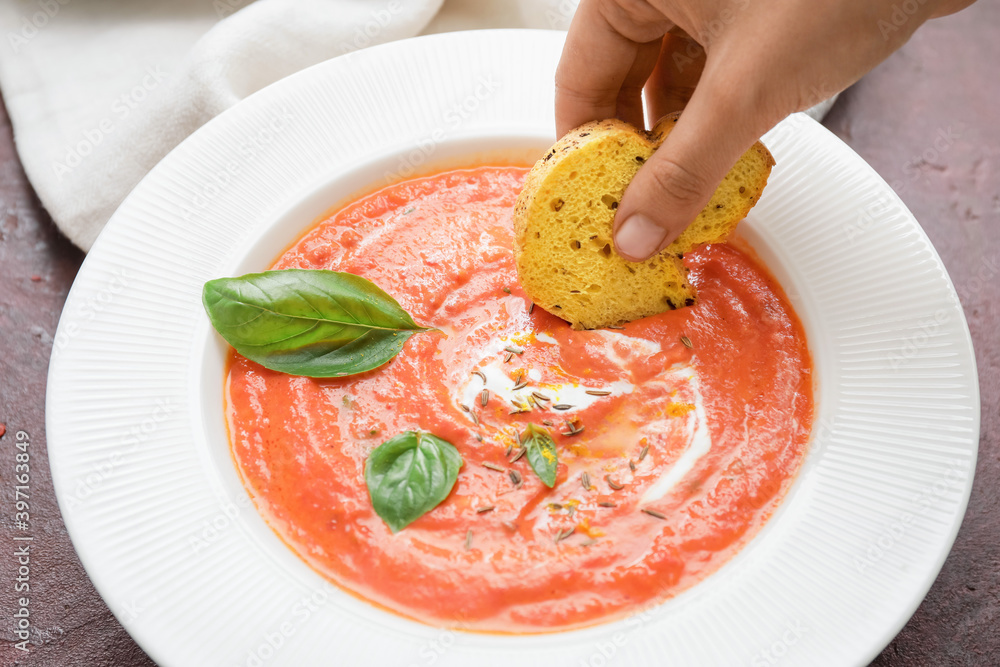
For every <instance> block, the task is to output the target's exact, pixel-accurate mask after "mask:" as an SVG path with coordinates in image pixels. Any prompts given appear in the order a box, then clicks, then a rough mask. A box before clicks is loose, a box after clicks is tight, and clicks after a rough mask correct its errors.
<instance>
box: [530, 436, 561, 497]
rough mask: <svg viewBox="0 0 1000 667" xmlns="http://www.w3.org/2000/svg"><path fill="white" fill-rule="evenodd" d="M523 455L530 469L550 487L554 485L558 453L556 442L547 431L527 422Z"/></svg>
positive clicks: (557, 466)
mask: <svg viewBox="0 0 1000 667" xmlns="http://www.w3.org/2000/svg"><path fill="white" fill-rule="evenodd" d="M524 447H525V455H526V456H527V457H528V463H530V464H531V469H532V470H534V471H535V474H536V475H538V479H540V480H542V482H543V483H544V484H545V486H547V487H549V488H550V489H551V488H552V487H553V486H555V485H556V470H557V469H558V468H559V454H558V453H557V452H556V443H555V442H553V440H552V436H551V435H549V432H548V431H547V430H545V429H544V428H542V427H541V426H535V425H534V424H528V435H527V438H526V439H525V441H524Z"/></svg>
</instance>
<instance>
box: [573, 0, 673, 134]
mask: <svg viewBox="0 0 1000 667" xmlns="http://www.w3.org/2000/svg"><path fill="white" fill-rule="evenodd" d="M603 5H604V6H613V7H614V9H611V10H607V9H602V2H601V0H583V2H581V3H580V7H579V8H578V9H577V12H576V15H575V16H574V17H573V22H572V24H571V25H570V28H569V34H568V35H567V36H566V45H565V46H564V47H563V52H562V57H561V58H560V59H559V67H558V69H557V70H556V131H557V133H558V135H559V136H562V135H564V134H565V133H566V132H568V131H570V130H572V129H573V128H574V127H578V126H580V125H582V124H583V123H586V122H587V121H591V120H602V119H605V118H613V117H615V114H616V112H617V109H618V97H619V93H620V92H621V90H622V86H623V85H624V84H625V83H626V81H627V80H628V79H629V78H630V72H632V70H633V68H634V66H635V65H636V64H637V61H640V60H642V59H640V55H644V54H643V52H644V51H648V49H643V45H644V43H648V42H650V41H652V40H655V39H658V38H659V37H662V35H663V34H664V32H666V30H665V28H664V27H663V19H662V16H661V17H659V20H652V21H647V17H641V19H642V22H640V21H639V20H636V19H633V18H631V17H625V16H623V13H622V12H623V10H621V9H618V8H617V7H616V6H615V5H614V3H612V2H604V3H603ZM608 12H616V13H613V14H612V16H614V20H615V23H616V24H617V25H613V24H612V22H611V20H609V18H608V16H607V15H606V14H607V13H608ZM623 30H625V31H628V32H629V33H631V34H629V35H627V36H626V35H625V34H623ZM633 38H634V39H633ZM645 60H648V59H645ZM654 63H655V58H654V59H653V60H652V61H649V63H648V69H649V70H650V71H651V70H652V66H653V64H654ZM648 74H649V72H646V76H648ZM632 78H635V77H632ZM641 78H642V79H643V81H644V80H645V76H642V77H641ZM641 87H642V84H641V83H640V84H639V85H638V88H639V89H641Z"/></svg>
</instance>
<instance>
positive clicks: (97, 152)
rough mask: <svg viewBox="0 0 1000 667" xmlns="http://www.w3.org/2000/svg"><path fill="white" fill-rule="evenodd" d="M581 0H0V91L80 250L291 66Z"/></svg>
mask: <svg viewBox="0 0 1000 667" xmlns="http://www.w3.org/2000/svg"><path fill="white" fill-rule="evenodd" d="M578 2H579V0H516V1H513V0H133V1H131V2H128V1H123V0H0V35H3V41H4V42H6V43H5V44H3V45H0V90H2V92H3V97H4V101H5V103H6V105H7V110H8V112H9V114H10V118H11V122H12V123H13V126H14V139H15V142H16V144H17V150H18V153H19V155H20V157H21V162H22V163H23V164H24V169H25V171H26V172H27V175H28V178H29V179H30V180H31V183H32V185H33V186H34V188H35V191H36V192H37V193H38V197H39V199H40V200H41V202H42V204H43V205H44V206H45V208H46V209H48V211H49V213H50V214H51V215H52V218H53V220H55V223H56V225H58V226H59V228H60V229H61V230H62V231H63V232H64V233H65V234H66V236H68V237H69V238H70V240H72V241H73V243H75V244H76V245H78V246H80V247H81V248H83V249H84V250H87V249H89V248H90V246H91V245H92V244H93V242H94V239H96V238H97V235H98V233H99V232H100V231H101V228H102V227H103V226H104V224H105V223H106V222H107V220H108V218H110V217H111V214H112V213H114V211H115V209H116V208H117V207H118V205H119V204H120V203H121V201H122V199H124V197H125V195H127V194H128V193H129V192H130V191H131V190H132V188H133V187H134V186H135V185H136V183H138V182H139V180H140V179H141V178H142V177H143V176H144V175H145V174H146V173H147V172H148V171H149V170H150V169H151V168H152V167H153V166H154V165H155V164H156V163H157V162H158V161H159V160H160V159H161V158H162V157H163V156H164V155H166V154H167V153H168V152H169V151H170V150H171V149H172V148H174V146H176V145H177V144H178V143H180V142H181V141H183V139H184V138H185V137H187V136H188V135H189V134H191V133H192V132H194V131H195V130H196V129H198V128H199V127H201V125H202V124H204V123H205V122H206V121H208V120H209V119H211V118H212V117H214V116H215V115H217V114H219V113H221V112H222V111H224V110H225V109H227V108H229V107H230V106H232V105H233V104H236V103H237V102H239V101H240V100H241V99H243V98H245V97H247V96H248V95H250V94H251V93H254V92H256V91H257V90H260V89H261V88H263V87H264V86H266V85H268V84H270V83H273V82H274V81H277V80H278V79H281V78H282V77H285V76H287V75H289V74H292V73H293V72H296V71H298V70H300V69H302V68H304V67H308V66H309V65H313V64H315V63H318V62H321V61H323V60H327V59H329V58H333V57H335V56H338V55H342V54H344V53H347V52H349V51H353V50H356V49H360V48H364V47H367V46H373V45H375V44H381V43H383V42H388V41H391V40H395V39H402V38H405V37H412V36H415V35H418V34H421V33H426V32H444V31H450V30H467V29H475V28H545V29H557V30H565V29H566V28H567V27H568V26H569V22H570V19H571V18H572V16H573V13H574V12H575V10H576V6H577V4H578Z"/></svg>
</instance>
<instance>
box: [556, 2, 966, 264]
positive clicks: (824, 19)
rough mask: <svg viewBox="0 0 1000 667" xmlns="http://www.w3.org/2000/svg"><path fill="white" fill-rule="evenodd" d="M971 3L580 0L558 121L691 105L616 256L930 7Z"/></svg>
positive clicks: (657, 161)
mask: <svg viewBox="0 0 1000 667" xmlns="http://www.w3.org/2000/svg"><path fill="white" fill-rule="evenodd" d="M970 4H972V0H834V1H832V2H819V3H817V2H814V1H812V0H776V1H774V2H766V3H765V2H760V1H759V0H581V2H580V6H579V9H578V10H577V13H576V16H575V17H574V19H573V23H572V25H571V26H570V29H569V34H568V36H567V38H566V46H565V48H564V49H563V54H562V59H561V60H560V62H559V68H558V70H557V72H556V126H557V130H558V133H559V135H560V136H562V135H563V134H565V133H566V132H568V131H569V130H571V129H573V128H574V127H577V126H579V125H582V124H583V123H585V122H587V121H590V120H599V119H604V118H611V117H618V118H621V119H622V120H625V121H628V122H630V123H632V124H633V125H635V126H637V127H639V128H642V127H643V126H644V125H646V123H645V122H644V118H648V120H649V123H648V126H652V125H653V124H654V123H655V121H656V120H657V119H659V118H660V117H662V116H663V115H664V114H667V113H670V112H671V111H676V110H678V109H681V108H684V109H685V111H684V113H683V114H682V116H681V118H680V120H679V121H678V122H677V125H676V126H675V128H674V129H673V131H672V132H671V133H670V135H669V136H668V137H667V139H666V140H665V141H664V143H663V145H662V146H661V147H660V148H659V150H657V151H656V153H655V154H654V155H653V157H652V158H651V159H650V160H649V161H648V162H647V163H646V164H645V165H644V166H643V167H642V169H640V170H639V172H638V173H637V174H636V176H635V178H634V179H633V181H632V183H631V184H630V185H629V187H628V189H627V190H626V192H625V196H624V197H623V198H622V201H621V204H620V206H619V207H618V211H617V214H616V216H615V223H614V225H615V226H614V229H615V246H616V248H617V250H618V253H619V254H621V255H622V256H623V257H625V258H626V259H630V260H634V261H640V260H644V259H646V258H648V257H650V256H652V255H654V254H656V253H657V252H659V251H660V250H662V249H663V248H665V247H666V246H667V245H669V244H670V243H671V242H672V241H673V240H674V239H675V238H677V236H678V235H679V234H680V233H681V231H683V230H684V228H685V227H686V226H687V225H688V224H689V223H690V222H691V221H692V220H693V219H694V218H695V216H697V214H698V213H699V212H700V211H701V209H702V208H703V207H704V206H705V204H706V203H708V200H709V199H710V198H711V196H712V193H713V192H714V191H715V188H716V187H717V186H718V184H719V182H720V181H721V180H722V177H723V176H725V175H726V173H727V172H728V171H729V169H730V168H731V167H732V166H733V164H735V163H736V160H737V159H738V158H739V156H740V155H742V154H743V152H744V151H745V150H746V149H747V148H749V147H750V146H751V145H752V144H753V143H754V141H756V140H757V139H758V138H759V137H760V136H761V135H762V134H764V133H765V132H767V130H769V129H770V128H772V127H773V126H774V125H775V124H777V123H778V122H779V121H780V120H782V119H783V118H784V117H785V116H787V115H788V114H790V113H792V112H795V111H801V110H803V109H808V108H809V107H811V106H813V105H815V104H818V103H819V102H821V101H823V100H824V99H826V98H828V97H830V96H831V95H833V94H834V93H836V92H839V91H841V90H843V89H844V88H846V87H848V86H849V85H851V84H852V83H854V82H855V81H857V80H858V79H859V78H861V77H862V76H863V75H864V74H865V73H866V72H868V71H869V70H870V69H872V68H873V67H874V66H875V65H877V64H878V63H880V62H881V61H882V60H884V59H885V58H886V57H888V56H889V54H891V53H892V52H893V51H895V50H896V49H898V48H899V47H900V46H902V45H903V44H904V43H905V42H906V40H907V39H909V37H910V35H912V34H913V31H914V30H916V29H917V27H918V26H920V25H921V24H922V23H923V22H924V21H926V20H927V19H928V18H932V17H934V16H941V15H944V14H948V13H951V12H954V11H958V10H959V9H962V8H964V7H966V6H968V5H970ZM691 36H693V37H694V38H692V37H691ZM644 89H645V93H646V112H647V113H646V114H645V115H644V113H643V102H642V97H641V96H642V92H643V90H644Z"/></svg>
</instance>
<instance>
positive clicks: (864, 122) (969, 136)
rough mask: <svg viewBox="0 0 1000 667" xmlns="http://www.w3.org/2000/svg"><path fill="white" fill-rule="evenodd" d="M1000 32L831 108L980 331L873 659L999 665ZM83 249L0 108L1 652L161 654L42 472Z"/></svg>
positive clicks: (973, 29) (901, 65) (903, 62)
mask: <svg viewBox="0 0 1000 667" xmlns="http://www.w3.org/2000/svg"><path fill="white" fill-rule="evenodd" d="M998 35H1000V2H998V1H997V0H980V1H979V2H978V3H977V4H976V5H974V6H973V7H972V8H970V9H968V10H966V11H965V12H962V13H960V14H958V15H956V16H952V17H948V18H945V19H940V20H938V21H934V22H931V23H929V24H927V25H925V26H924V27H923V28H921V29H920V30H919V31H918V32H917V34H916V35H915V36H914V37H913V39H912V40H911V41H910V43H909V44H907V45H906V46H905V47H904V48H903V49H902V50H901V51H899V52H898V53H896V54H895V55H893V56H892V57H891V58H890V59H889V60H887V61H886V62H885V63H883V64H882V65H881V66H879V67H878V68H877V69H876V70H874V71H873V72H872V73H871V74H869V75H868V76H867V77H865V78H864V79H863V80H862V81H861V82H859V83H858V84H856V85H855V86H854V87H852V88H851V89H849V90H848V91H846V92H845V93H844V94H843V95H842V96H841V99H840V100H839V101H838V102H837V105H836V106H835V107H834V109H833V111H832V112H831V113H830V115H829V116H828V118H827V120H826V122H825V124H826V126H827V127H828V128H830V129H831V130H832V131H833V132H835V133H836V134H837V135H838V136H840V137H841V138H842V139H843V140H844V141H846V142H847V143H848V144H849V145H850V146H851V147H852V148H854V150H856V151H857V152H858V153H860V154H861V156H862V157H864V158H865V159H866V160H867V161H868V162H869V163H871V164H872V165H873V166H874V167H875V169H876V170H877V171H878V172H879V173H880V174H881V175H882V176H883V177H884V178H885V179H886V181H888V182H889V183H890V184H891V185H892V186H893V187H894V188H895V190H896V192H898V193H899V195H900V196H901V197H902V199H903V201H904V202H906V204H907V205H908V206H909V207H910V209H911V210H912V211H913V213H914V214H915V215H916V217H917V219H918V220H919V221H920V222H921V224H922V225H923V227H924V229H925V230H926V231H927V234H928V235H929V236H930V238H931V240H932V241H933V243H934V245H935V246H936V247H937V249H938V252H939V253H940V254H941V257H942V258H943V259H944V263H945V265H946V266H947V268H948V271H949V273H950V274H951V277H952V280H953V281H954V283H955V286H956V288H957V289H958V294H959V296H960V298H961V300H962V305H963V307H964V309H965V316H966V318H968V321H969V328H970V330H971V331H972V338H973V341H974V343H975V348H976V361H977V363H978V365H979V377H980V383H981V393H982V407H983V422H982V435H981V439H980V445H979V446H980V449H979V463H978V466H977V470H976V480H975V484H974V486H973V489H972V499H971V501H970V503H969V509H968V512H967V514H966V516H965V521H964V522H963V524H962V528H961V531H960V532H959V534H958V539H957V540H956V542H955V546H954V548H953V549H952V552H951V555H950V556H949V558H948V560H947V561H946V562H945V564H944V568H943V569H942V570H941V574H940V576H939V577H938V578H937V581H936V582H935V583H934V586H933V587H932V588H931V590H930V593H928V595H927V598H926V599H925V600H924V602H923V604H921V605H920V608H919V609H918V610H917V612H916V613H915V614H914V616H913V618H911V619H910V621H909V623H908V624H907V625H906V627H905V628H904V629H903V631H902V632H901V633H900V634H899V636H897V637H896V638H895V639H894V640H893V642H892V643H891V644H890V645H889V646H888V647H887V648H886V649H885V651H884V652H883V653H882V654H881V656H879V657H878V658H877V659H876V660H875V662H874V663H873V664H874V665H880V666H885V667H888V666H890V665H891V666H893V667H895V666H900V667H902V666H904V665H905V666H907V667H910V666H912V665H935V666H936V665H977V666H978V665H1000V630H998V629H997V627H998V626H997V623H998V620H1000V334H998V332H1000V123H998V122H997V120H998V117H1000V114H998V112H997V110H998V108H1000V75H998V73H997V67H998V66H1000V37H998ZM82 261H83V253H81V252H80V251H79V250H77V249H76V248H74V247H73V246H72V245H71V244H70V243H69V242H68V241H67V240H66V239H65V238H64V237H63V236H62V235H61V234H60V233H59V232H58V231H57V230H56V228H55V226H54V225H53V224H52V220H51V219H50V218H49V216H48V214H47V213H46V212H45V210H44V209H43V208H42V207H41V206H40V204H39V202H38V200H37V199H36V198H35V196H34V193H33V192H32V189H31V185H30V184H29V183H28V181H27V179H26V178H25V175H24V172H23V171H22V170H21V166H20V162H19V160H18V157H17V154H16V152H15V150H14V141H13V137H12V135H11V128H10V123H9V121H8V120H7V117H6V112H4V111H3V110H2V109H0V424H3V425H5V427H6V435H4V436H3V437H2V439H0V485H2V486H0V504H2V508H0V542H2V544H3V546H2V547H0V583H2V585H0V665H57V666H63V665H66V666H72V665H88V666H90V665H97V666H99V665H115V666H120V667H133V666H138V665H152V664H153V663H152V661H151V660H150V659H149V658H148V657H147V656H146V655H145V654H144V653H143V651H142V649H140V648H139V647H138V646H137V645H136V644H135V642H134V641H132V639H131V638H130V637H129V635H128V633H127V632H126V631H125V630H124V629H123V628H122V626H121V625H120V624H119V622H118V621H117V620H116V619H115V616H113V615H112V612H111V610H109V609H108V606H107V605H106V604H105V602H104V601H103V600H102V599H101V597H100V596H99V595H98V594H97V592H96V591H95V590H94V587H93V585H92V584H91V583H90V580H89V579H88V578H87V574H86V572H84V570H83V567H82V566H81V565H80V561H79V559H78V558H77V555H76V552H75V551H74V549H73V545H72V543H71V542H70V540H69V536H68V535H67V533H66V528H65V526H64V525H63V521H62V518H61V516H60V514H59V509H58V506H57V505H56V500H55V494H54V492H53V489H52V483H51V478H50V475H49V468H48V458H47V454H46V449H45V414H44V407H45V374H46V369H47V366H48V358H49V352H50V351H51V347H52V336H53V334H54V332H55V329H56V324H57V322H58V320H59V312H60V309H61V308H62V305H63V302H64V301H65V299H66V294H67V292H68V290H69V287H70V284H71V283H72V282H73V278H74V276H75V275H76V272H77V270H78V269H79V267H80V263H81V262H82ZM877 289H878V287H877V286H873V290H875V292H876V293H877ZM18 431H24V432H25V433H27V434H28V436H29V437H30V443H31V444H30V454H31V460H30V465H31V507H30V511H31V522H32V534H33V536H34V541H33V542H32V547H31V556H30V585H31V605H30V610H31V616H30V621H31V629H30V639H29V640H28V644H27V648H28V649H29V650H28V651H27V652H24V651H21V650H19V649H17V648H16V647H15V643H16V642H18V641H20V639H19V638H18V637H17V635H16V633H15V621H14V618H13V614H14V611H15V609H16V607H15V600H16V597H17V596H16V595H15V592H14V588H13V586H14V583H13V582H14V581H15V580H16V578H17V576H18V574H17V572H18V567H19V565H18V562H17V557H16V556H15V549H16V546H15V545H17V544H18V543H17V542H14V541H13V538H14V536H15V535H17V531H16V530H15V529H14V526H13V521H14V520H15V517H14V512H15V507H14V505H15V498H14V495H15V490H14V486H15V481H14V454H15V453H16V451H17V450H16V449H15V448H14V445H15V442H16V433H17V432H18ZM23 437H24V436H22V438H23ZM115 611H117V612H119V613H120V614H127V613H128V610H115Z"/></svg>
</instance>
